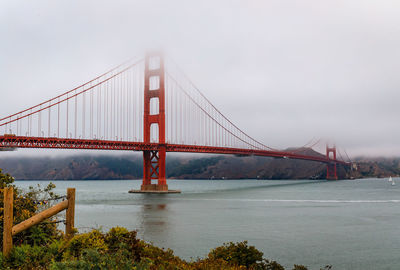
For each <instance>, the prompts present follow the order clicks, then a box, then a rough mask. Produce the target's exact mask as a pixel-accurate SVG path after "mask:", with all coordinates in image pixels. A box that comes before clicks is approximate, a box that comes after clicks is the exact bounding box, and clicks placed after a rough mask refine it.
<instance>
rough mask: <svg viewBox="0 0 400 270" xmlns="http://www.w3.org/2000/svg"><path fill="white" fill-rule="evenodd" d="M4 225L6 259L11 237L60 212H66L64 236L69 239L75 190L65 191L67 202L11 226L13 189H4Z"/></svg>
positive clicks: (73, 212)
mask: <svg viewBox="0 0 400 270" xmlns="http://www.w3.org/2000/svg"><path fill="white" fill-rule="evenodd" d="M3 192H4V215H3V219H4V223H3V255H4V256H6V257H8V256H9V255H10V252H11V249H12V246H13V242H12V237H13V236H14V235H16V234H18V233H20V232H23V231H25V230H27V229H29V228H30V227H32V226H34V225H36V224H39V223H40V222H42V221H43V220H45V219H48V218H50V217H52V216H54V215H56V214H58V213H60V212H61V211H64V210H67V213H66V225H65V234H66V236H67V237H71V236H72V235H73V231H74V224H75V189H74V188H68V189H67V200H66V201H63V202H60V203H59V204H56V205H54V206H53V207H51V208H49V209H46V210H44V211H42V212H40V213H39V214H37V215H35V216H33V217H31V218H29V219H27V220H25V221H22V222H21V223H19V224H17V225H15V226H13V220H14V213H13V204H14V189H13V188H12V187H8V188H4V190H3Z"/></svg>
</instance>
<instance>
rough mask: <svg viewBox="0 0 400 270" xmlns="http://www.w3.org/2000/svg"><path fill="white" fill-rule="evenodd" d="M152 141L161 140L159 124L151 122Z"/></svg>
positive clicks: (157, 141)
mask: <svg viewBox="0 0 400 270" xmlns="http://www.w3.org/2000/svg"><path fill="white" fill-rule="evenodd" d="M150 142H152V143H159V142H160V136H159V126H158V124H156V123H155V124H151V126H150Z"/></svg>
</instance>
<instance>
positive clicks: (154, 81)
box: [149, 76, 160, 91]
mask: <svg viewBox="0 0 400 270" xmlns="http://www.w3.org/2000/svg"><path fill="white" fill-rule="evenodd" d="M159 89H160V76H151V77H150V78H149V90H150V91H153V90H159Z"/></svg>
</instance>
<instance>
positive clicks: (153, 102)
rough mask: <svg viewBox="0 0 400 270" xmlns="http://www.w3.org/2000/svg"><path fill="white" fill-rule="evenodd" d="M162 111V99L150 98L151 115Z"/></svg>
mask: <svg viewBox="0 0 400 270" xmlns="http://www.w3.org/2000/svg"><path fill="white" fill-rule="evenodd" d="M159 113H160V99H159V98H158V97H155V98H151V99H150V115H157V114H159Z"/></svg>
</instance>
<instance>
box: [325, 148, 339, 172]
mask: <svg viewBox="0 0 400 270" xmlns="http://www.w3.org/2000/svg"><path fill="white" fill-rule="evenodd" d="M331 153H332V154H333V156H332V157H331ZM326 159H328V160H332V162H329V163H327V164H326V179H327V180H338V176H337V163H336V146H333V147H329V146H328V145H327V146H326Z"/></svg>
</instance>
